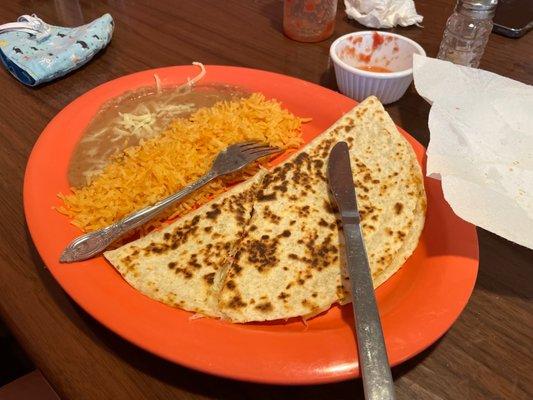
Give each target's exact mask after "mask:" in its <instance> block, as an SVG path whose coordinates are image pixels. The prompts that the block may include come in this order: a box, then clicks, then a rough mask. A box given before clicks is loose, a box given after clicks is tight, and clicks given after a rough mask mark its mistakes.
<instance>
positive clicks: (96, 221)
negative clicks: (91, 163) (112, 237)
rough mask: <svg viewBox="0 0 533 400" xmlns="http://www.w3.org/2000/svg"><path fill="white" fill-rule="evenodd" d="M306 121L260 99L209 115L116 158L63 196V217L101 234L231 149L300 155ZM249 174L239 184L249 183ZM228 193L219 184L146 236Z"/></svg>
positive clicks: (223, 106) (222, 106)
mask: <svg viewBox="0 0 533 400" xmlns="http://www.w3.org/2000/svg"><path fill="white" fill-rule="evenodd" d="M302 121H303V120H302V119H301V118H298V117H296V116H294V115H293V114H291V113H290V112H289V111H287V110H285V109H283V108H282V107H281V104H280V103H279V102H277V101H275V100H266V99H265V97H264V96H263V95H262V94H259V93H254V94H252V95H251V96H250V97H249V98H246V99H241V100H235V101H231V102H220V103H217V104H215V105H214V106H213V107H210V108H202V109H200V110H198V111H197V112H195V113H194V114H193V115H191V116H190V117H189V118H180V119H178V120H176V121H175V122H173V123H172V124H171V126H170V127H169V128H168V129H167V130H166V131H164V132H162V133H161V134H160V135H158V136H157V137H154V138H151V139H148V140H146V141H144V142H142V143H141V144H140V145H139V146H135V147H131V148H128V149H126V150H124V152H123V153H121V154H118V155H117V156H115V157H114V158H113V159H112V160H111V161H110V163H109V164H108V165H107V166H106V167H105V169H104V170H103V171H102V173H101V174H99V175H98V176H96V177H95V178H94V179H93V180H92V181H91V182H90V183H89V184H88V185H87V186H85V187H82V188H79V189H74V188H73V189H72V193H71V194H67V195H63V194H59V197H60V198H61V199H62V200H63V206H61V207H58V211H59V212H61V213H63V214H65V215H66V216H68V217H69V218H70V219H71V221H72V223H73V224H74V225H75V226H77V227H79V228H80V229H82V230H83V231H86V232H90V231H94V230H97V229H100V228H102V227H104V226H107V225H109V224H111V223H113V222H115V221H117V220H119V219H121V218H123V217H124V216H126V215H128V214H130V213H131V212H133V211H136V210H138V209H140V208H142V207H145V206H147V205H151V204H153V203H155V202H156V201H158V200H160V199H162V198H164V197H166V196H168V195H170V194H172V193H174V192H176V191H177V190H179V189H180V188H182V187H184V186H185V185H187V184H188V183H190V182H192V181H194V180H196V179H197V178H199V177H200V176H201V175H203V174H205V173H206V172H207V171H208V169H209V168H210V166H211V163H212V161H213V159H214V157H215V156H216V155H217V154H218V153H219V152H220V151H221V150H223V149H224V148H226V147H227V146H228V145H230V144H233V143H238V142H243V141H248V140H257V141H261V142H266V143H269V144H270V145H273V146H278V147H280V148H283V149H294V148H297V147H299V146H300V145H301V143H302V139H301V136H300V134H301V124H302ZM246 174H247V172H243V173H240V174H239V176H237V177H235V176H234V177H232V179H233V180H234V181H235V180H239V179H240V180H242V179H245V178H246V176H247V175H246ZM227 186H228V182H227V180H220V179H217V180H216V181H214V182H212V183H210V184H209V185H207V186H205V187H204V188H203V189H201V190H199V191H197V192H195V193H193V194H192V195H191V196H189V197H188V198H186V199H185V200H184V201H182V202H180V203H178V204H177V205H175V206H174V207H172V208H171V209H170V210H168V212H166V213H164V214H163V215H161V217H160V218H158V219H157V220H155V221H153V222H152V223H151V224H150V226H149V227H145V229H146V228H153V227H155V226H158V225H160V224H161V223H163V222H164V221H166V220H168V219H169V217H174V216H178V215H183V214H185V213H187V212H188V211H190V210H192V209H194V208H196V207H198V206H199V205H201V204H204V203H206V202H207V201H209V200H210V199H211V198H212V197H213V196H215V195H217V194H220V193H222V192H223V191H225V190H226V189H227Z"/></svg>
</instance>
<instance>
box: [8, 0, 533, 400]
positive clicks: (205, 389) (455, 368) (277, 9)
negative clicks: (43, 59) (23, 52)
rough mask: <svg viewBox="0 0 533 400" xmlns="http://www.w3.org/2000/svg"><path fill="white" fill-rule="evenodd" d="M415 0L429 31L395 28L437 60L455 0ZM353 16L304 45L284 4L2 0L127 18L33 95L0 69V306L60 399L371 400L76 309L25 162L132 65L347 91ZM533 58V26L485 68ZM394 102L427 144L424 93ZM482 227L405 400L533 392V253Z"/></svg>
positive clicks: (49, 16)
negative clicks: (451, 311) (121, 332)
mask: <svg viewBox="0 0 533 400" xmlns="http://www.w3.org/2000/svg"><path fill="white" fill-rule="evenodd" d="M417 8H418V11H419V12H420V13H421V14H422V15H423V16H424V22H423V25H424V28H418V27H410V28H403V29H396V30H394V31H396V32H399V33H401V34H403V35H406V36H408V37H410V38H412V39H414V40H415V41H417V42H418V43H420V44H421V45H422V46H423V47H424V48H425V49H426V51H427V53H428V55H430V56H435V55H436V52H437V49H438V45H439V43H440V39H441V35H442V30H443V27H444V23H445V21H446V18H447V17H448V16H449V15H450V14H451V12H452V9H453V4H452V2H451V1H447V0H432V1H426V2H422V1H419V2H417ZM343 10H344V7H343V5H342V4H339V12H338V17H337V25H336V28H335V34H334V36H333V37H332V38H331V39H329V40H327V41H325V42H322V43H319V44H302V43H297V42H294V41H291V40H289V39H287V38H286V37H284V36H283V34H282V33H281V18H282V2H281V1H280V0H274V1H252V0H242V1H231V2H230V1H224V2H222V1H215V0H213V1H198V0H195V1H192V0H191V1H180V2H173V1H170V0H166V1H163V0H158V1H148V0H142V1H141V0H137V1H135V2H133V1H132V2H126V1H122V0H109V1H108V2H107V3H106V4H104V3H100V2H96V1H90V0H87V1H81V2H77V1H68V0H55V1H48V2H27V1H22V0H19V1H11V2H7V1H6V2H2V4H1V5H0V21H3V22H8V21H14V20H15V19H16V18H17V17H18V16H19V15H22V14H31V13H36V14H37V15H39V16H40V17H42V18H43V19H44V20H45V21H47V22H49V23H52V24H55V25H81V24H82V23H84V22H88V21H90V20H92V19H94V18H96V17H98V16H100V15H101V14H103V13H105V12H109V13H111V14H112V15H113V17H114V19H115V22H116V30H115V34H114V37H113V41H112V42H111V44H110V45H109V46H108V48H107V49H106V50H105V51H104V52H103V53H102V54H100V55H99V56H97V57H96V59H95V60H93V61H92V62H91V63H89V64H88V65H87V66H85V67H83V68H81V69H80V70H79V71H77V72H75V73H73V74H71V75H69V76H67V77H66V78H64V79H61V80H59V81H56V82H53V83H50V84H47V85H44V86H43V87H40V88H37V89H31V88H27V87H24V86H23V85H21V84H20V83H18V82H17V81H15V79H13V78H11V77H10V76H9V75H8V73H7V72H6V71H5V70H4V69H1V71H0V82H1V86H0V87H1V90H0V96H1V99H2V106H1V108H0V177H1V179H0V187H1V197H0V221H2V223H1V224H0V314H1V317H2V319H4V320H5V322H6V323H7V325H8V326H9V328H10V329H11V330H12V332H13V333H14V335H15V336H16V337H17V339H18V340H19V342H20V343H21V345H22V346H23V347H24V349H25V350H26V351H27V353H28V354H29V355H30V357H31V358H32V359H33V360H34V362H35V364H36V365H37V366H38V368H39V369H40V370H41V371H42V372H43V374H44V375H45V376H46V378H47V379H48V380H49V381H50V383H51V384H52V385H53V387H54V388H55V389H56V391H57V392H58V393H59V394H60V396H62V397H63V398H66V399H76V400H82V399H115V400H118V399H169V398H177V399H205V398H217V399H248V398H254V399H263V398H264V399H268V398H276V399H280V398H291V399H355V398H362V396H363V395H362V386H361V382H360V380H352V381H349V382H344V383H340V384H333V385H324V386H309V387H274V386H262V385H255V384H249V383H240V382H235V381H231V380H225V379H221V378H217V377H212V376H208V375H204V374H201V373H198V372H195V371H191V370H188V369H185V368H183V367H180V366H177V365H173V364H170V363H168V362H166V361H163V360H161V359H158V358H157V357H155V356H152V355H150V354H147V353H146V352H144V351H142V350H140V349H138V348H136V347H135V346H133V345H131V344H129V343H127V342H125V341H123V340H122V339H120V338H119V337H117V336H116V335H115V334H113V333H112V332H110V331H108V330H107V329H105V328H104V327H102V326H101V325H99V324H98V323H97V322H95V321H94V320H93V319H92V318H91V317H90V316H88V315H87V314H86V313H85V312H84V311H83V310H81V309H80V308H79V307H78V306H76V304H74V303H73V302H72V301H71V300H70V299H69V297H68V296H67V295H66V294H65V293H64V292H63V291H62V289H61V288H60V287H59V285H58V284H57V283H56V282H55V281H54V279H53V278H52V277H51V275H50V274H49V273H48V272H47V271H46V270H45V268H44V265H43V263H42V261H41V259H40V257H39V255H38V254H37V253H36V251H35V248H34V246H33V244H32V241H31V239H30V238H29V235H28V231H27V228H26V224H25V221H24V214H23V210H22V179H23V174H24V168H25V165H26V161H27V158H28V154H29V152H30V150H31V148H32V146H33V144H34V142H35V140H36V139H37V137H38V136H39V134H40V132H41V131H42V129H43V128H44V126H45V125H46V124H47V123H48V121H49V120H50V119H51V118H52V117H53V116H54V115H55V114H56V113H57V112H58V111H59V110H61V109H62V108H63V107H64V106H65V105H66V104H67V103H69V102H70V101H71V100H73V99H75V98H76V97H78V96H79V95H81V94H83V93H84V92H86V91H87V90H89V89H91V88H93V87H95V86H96V85H99V84H101V83H103V82H106V81H108V80H110V79H113V78H116V77H119V76H122V75H125V74H129V73H132V72H136V71H140V70H144V69H148V68H154V67H160V66H167V65H180V64H190V63H191V62H192V61H201V62H203V63H205V64H227V65H239V66H246V67H252V68H259V69H265V70H271V71H276V72H280V73H284V74H288V75H293V76H296V77H299V78H302V79H306V80H308V81H311V82H316V83H319V84H321V85H324V86H326V87H330V88H334V89H336V84H335V78H334V74H333V71H332V69H331V64H330V61H329V60H328V49H329V45H330V43H331V42H332V41H333V39H334V38H335V37H338V36H340V35H342V34H344V33H346V32H350V31H355V30H361V29H362V27H361V26H359V25H357V24H355V23H353V22H349V21H348V20H347V19H346V18H345V16H344V12H343ZM532 62H533V33H530V34H529V35H528V36H526V37H524V38H522V39H519V40H513V39H507V38H503V37H500V36H496V35H492V36H491V39H490V42H489V44H488V47H487V50H486V53H485V56H484V58H483V61H482V63H481V67H482V68H484V69H487V70H490V71H493V72H496V73H498V74H502V75H505V76H508V77H510V78H513V79H517V80H521V81H523V82H525V83H528V84H532V83H533V65H532ZM387 108H388V110H389V111H390V113H391V115H392V117H393V119H394V120H395V121H396V122H397V123H398V124H399V125H401V126H403V127H404V128H405V129H406V130H407V131H408V132H410V133H411V134H412V135H414V136H415V137H416V138H417V139H418V140H419V141H420V142H422V143H424V144H427V142H428V137H429V136H428V134H429V133H428V128H427V116H428V110H429V106H428V104H427V103H426V102H425V101H424V100H423V99H421V98H420V97H419V96H418V95H417V94H416V92H415V91H414V89H413V88H411V89H410V90H409V92H408V93H407V94H406V95H405V96H404V97H403V98H402V99H401V100H400V101H399V102H397V103H396V104H393V105H391V106H389V107H387ZM51 162H53V161H52V160H51ZM478 232H479V242H480V254H481V261H480V269H479V277H478V281H477V285H476V289H475V291H474V294H473V295H472V298H471V300H470V302H469V304H468V306H467V307H466V309H465V311H464V312H463V313H462V315H461V316H460V318H459V319H458V321H457V323H456V324H455V325H454V326H453V327H452V329H451V330H450V331H449V332H448V333H447V334H446V335H445V336H444V337H443V338H442V339H441V340H439V341H438V342H437V343H436V344H435V345H433V346H432V347H430V348H429V349H428V350H426V351H424V352H423V353H422V354H420V355H419V356H417V357H415V358H414V359H412V360H410V361H408V362H406V363H404V364H403V365H400V366H398V367H396V368H395V369H394V377H395V381H396V387H397V392H398V399H483V400H488V399H524V400H525V399H531V398H533V379H532V376H533V375H532V371H533V359H532V351H531V349H532V345H533V340H532V338H533V307H532V301H531V297H532V295H533V279H532V267H533V265H532V264H533V251H531V250H527V249H525V248H523V247H521V246H518V245H515V244H512V243H510V242H508V241H506V240H504V239H502V238H500V237H498V236H495V235H493V234H491V233H488V232H486V231H484V230H482V229H479V230H478ZM0 357H1V355H0Z"/></svg>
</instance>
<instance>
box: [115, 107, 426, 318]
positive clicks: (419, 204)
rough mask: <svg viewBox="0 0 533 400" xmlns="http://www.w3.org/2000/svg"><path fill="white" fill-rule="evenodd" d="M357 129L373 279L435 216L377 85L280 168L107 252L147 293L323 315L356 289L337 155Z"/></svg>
mask: <svg viewBox="0 0 533 400" xmlns="http://www.w3.org/2000/svg"><path fill="white" fill-rule="evenodd" d="M341 140H342V141H346V142H347V143H348V146H349V149H350V161H351V164H352V169H353V177H354V182H355V186H356V193H357V201H358V205H359V210H360V214H361V219H362V223H361V226H362V229H363V235H364V239H365V246H366V249H367V253H368V256H369V262H370V268H371V273H372V278H373V282H374V286H375V287H377V286H379V285H380V284H381V283H383V282H385V281H386V280H387V279H388V278H389V277H390V276H391V275H392V274H394V273H395V272H396V271H397V270H398V269H399V268H400V267H401V266H402V265H403V263H404V262H405V260H406V259H407V257H409V255H410V254H411V253H412V252H413V250H414V249H415V247H416V246H417V243H418V239H419V236H420V233H421V231H422V228H423V225H424V220H425V208H426V196H425V191H424V185H423V180H422V179H423V178H422V172H421V170H420V166H419V165H418V162H417V160H416V156H415V154H414V151H413V149H412V148H411V146H410V145H409V143H408V142H407V141H406V140H405V138H404V137H403V136H402V135H401V134H400V133H399V132H398V130H397V129H396V126H395V125H394V123H393V122H392V120H391V119H390V117H389V115H388V114H387V113H386V112H385V110H384V109H383V106H382V105H381V104H380V103H379V101H378V100H377V99H376V98H375V97H370V98H368V99H367V100H365V101H364V102H362V103H361V104H360V105H358V106H357V107H355V108H354V109H353V110H351V111H350V112H348V113H347V114H345V115H344V116H343V117H342V118H341V119H340V120H339V121H337V122H336V123H335V124H334V125H333V126H331V127H330V128H329V129H328V130H326V131H325V132H324V133H323V134H321V135H319V136H318V137H317V138H315V139H314V140H313V141H312V142H310V143H309V144H307V145H306V146H305V147H303V148H302V149H301V150H300V151H299V152H298V153H296V154H294V155H293V156H291V157H290V158H289V159H288V160H286V161H285V162H283V163H282V164H279V165H278V166H277V167H275V168H274V169H273V170H272V171H270V172H266V173H264V172H262V173H259V174H258V175H257V176H255V177H254V178H252V179H250V180H249V181H247V182H245V183H243V184H241V185H239V186H238V187H236V188H234V189H232V190H230V191H229V192H227V193H226V194H224V195H222V196H220V197H219V198H216V199H215V200H214V201H212V202H211V203H208V204H206V205H205V206H203V207H201V208H199V209H197V210H196V211H194V212H193V213H191V214H188V215H186V216H185V217H183V218H181V219H179V220H177V221H175V222H174V223H172V224H171V225H169V226H168V227H166V228H165V229H163V230H161V231H157V232H152V233H151V234H149V235H147V236H146V237H144V238H142V239H139V240H137V241H134V242H132V243H129V244H127V245H125V246H123V247H121V248H119V249H117V250H113V251H108V252H106V253H105V257H106V258H107V259H108V260H109V261H110V262H111V264H113V265H114V266H115V268H117V270H118V271H119V272H120V273H121V274H122V275H123V276H124V278H125V279H126V280H127V281H128V282H129V283H130V284H131V285H132V286H133V287H135V288H136V289H138V290H140V291H141V292H142V293H144V294H146V295H147V296H149V297H151V298H153V299H156V300H159V301H162V302H164V303H166V304H169V305H172V306H176V307H179V308H182V309H185V310H189V311H195V312H198V313H201V314H204V315H207V316H213V317H219V318H222V319H227V320H230V321H232V322H249V321H265V320H274V319H287V318H291V317H296V316H304V317H310V316H313V315H316V314H318V313H320V312H322V311H324V310H326V309H328V308H329V307H330V306H331V305H332V304H335V303H341V304H344V303H347V302H349V301H351V299H350V294H349V293H350V291H349V280H348V277H347V274H346V271H345V256H344V248H343V242H342V232H341V231H340V230H341V229H342V227H341V225H340V222H339V220H338V218H337V216H336V211H335V209H334V206H333V204H334V203H333V202H332V200H331V199H330V195H329V188H328V183H327V179H326V177H327V170H326V168H327V162H326V160H327V157H328V156H329V152H330V149H331V148H332V147H333V145H334V144H335V143H336V142H338V141H341Z"/></svg>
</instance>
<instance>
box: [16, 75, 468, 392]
mask: <svg viewBox="0 0 533 400" xmlns="http://www.w3.org/2000/svg"><path fill="white" fill-rule="evenodd" d="M207 71H208V73H207V75H206V77H205V78H204V81H203V82H204V83H206V82H225V83H229V84H235V85H241V86H243V87H246V88H249V89H251V90H254V91H259V92H262V93H264V94H265V95H266V96H267V97H273V98H276V99H279V100H280V101H282V102H283V104H284V106H286V107H287V108H288V109H289V110H290V111H292V112H293V113H294V114H296V115H299V116H302V117H312V118H313V120H312V122H310V123H308V124H306V125H305V128H304V135H305V139H306V140H310V139H311V138H313V137H314V136H316V135H318V134H319V133H320V132H322V131H323V130H324V129H326V128H327V127H328V126H330V125H331V124H332V123H333V122H335V121H336V120H337V119H338V118H339V117H340V116H342V115H343V113H345V112H346V111H348V110H350V109H351V108H352V107H354V106H355V105H356V103H355V102H354V101H353V100H351V99H349V98H347V97H345V96H343V95H340V94H339V93H336V92H333V91H331V90H328V89H325V88H323V87H320V86H318V85H315V84H312V83H309V82H305V81H302V80H298V79H295V78H291V77H288V76H284V75H278V74H274V73H271V72H265V71H258V70H252V69H245V68H236V67H223V66H208V67H207ZM154 73H157V74H158V75H159V76H160V77H161V80H162V82H163V83H164V84H166V85H172V84H181V83H183V82H184V81H185V80H186V79H187V77H192V76H194V75H195V74H196V73H197V68H195V67H192V66H180V67H169V68H161V69H156V70H150V71H144V72H139V73H136V74H133V75H128V76H124V77H122V78H119V79H116V80H114V81H111V82H108V83H105V84H103V85H101V86H98V87H97V88H95V89H93V90H91V91H89V92H87V93H86V94H84V95H83V96H81V97H79V98H78V99H76V100H74V101H73V102H72V103H70V104H69V105H68V106H67V107H65V108H64V109H63V110H62V111H61V112H60V113H59V114H58V115H57V116H56V117H55V118H54V119H53V120H52V121H51V122H50V124H48V126H47V127H46V129H45V130H44V132H43V133H42V134H41V136H40V137H39V139H38V140H37V143H36V144H35V147H34V149H33V151H32V153H31V156H30V159H29V161H28V166H27V169H26V176H25V180H24V210H25V213H26V219H27V221H28V226H29V229H30V232H31V236H32V238H33V241H34V242H35V245H36V247H37V250H38V251H39V253H40V254H41V257H42V258H43V260H44V262H45V264H46V265H47V266H48V268H49V269H50V272H51V273H52V274H53V275H54V277H55V278H56V280H57V281H58V282H59V284H60V285H61V286H62V287H63V288H64V289H65V291H66V292H67V293H68V294H69V295H70V296H71V297H72V298H73V299H74V300H75V301H76V302H77V303H78V304H79V305H80V306H81V307H83V308H84V309H85V310H86V311H87V312H88V313H89V314H91V315H92V316H93V317H94V318H96V319H97V320H98V321H100V322H101V323H102V324H104V325H105V326H107V327H108V328H109V329H111V330H112V331H114V332H116V333H117V334H119V335H121V336H122V337H123V338H125V339H127V340H129V341H130V342H133V343H135V344H136V345H138V346H139V347H142V348H143V349H145V350H148V351H150V352H152V353H155V354H157V355H159V356H161V357H163V358H165V359H167V360H170V361H173V362H176V363H179V364H182V365H185V366H187V367H190V368H194V369H197V370H200V371H204V372H208V373H211V374H216V375H221V376H225V377H230V378H235V379H241V380H247V381H255V382H266V383H276V384H314V383H323V382H334V381H341V380H345V379H348V378H354V377H356V376H358V375H359V368H358V362H357V350H356V344H355V340H354V330H353V325H354V322H353V317H352V311H351V306H350V305H347V306H344V307H333V308H332V309H330V310H329V311H328V312H326V313H323V314H321V315H320V316H318V317H316V318H313V319H311V320H309V321H308V327H306V326H305V325H304V324H303V322H302V321H299V320H291V321H289V322H283V321H275V322H272V323H252V324H244V325H237V324H230V323H227V322H221V321H218V320H215V319H210V318H203V319H198V320H190V319H189V318H190V317H191V315H192V314H191V313H188V312H185V311H182V310H179V309H175V308H171V307H168V306H166V305H164V304H161V303H159V302H157V301H154V300H151V299H149V298H148V297H146V296H144V295H142V294H141V293H140V292H138V291H136V290H135V289H133V288H132V287H131V286H129V285H128V284H127V283H126V282H125V281H124V280H123V279H122V278H121V276H120V275H119V274H118V273H117V272H115V270H114V269H113V267H112V266H111V265H109V264H108V263H107V262H106V261H105V260H104V259H103V257H98V258H95V259H93V260H89V261H85V262H80V263H76V264H60V263H59V262H58V259H59V255H60V253H61V251H62V250H63V248H64V247H65V246H66V245H67V244H68V243H69V242H70V241H71V240H72V239H73V238H74V237H75V236H78V235H79V234H80V231H79V230H78V229H77V228H75V227H74V226H72V225H70V224H69V221H68V220H67V219H66V218H65V217H64V216H63V215H60V214H59V213H57V212H56V211H55V210H53V208H52V207H53V206H57V205H59V200H58V198H57V196H56V195H57V193H58V192H63V193H65V192H67V191H68V183H67V167H68V162H69V158H70V155H71V154H72V151H73V149H74V146H75V145H76V142H77V141H78V140H79V139H80V136H81V135H82V132H83V130H84V127H85V126H86V125H87V124H88V123H89V121H90V120H91V118H92V117H93V115H94V114H95V113H96V112H97V110H98V108H99V107H100V105H101V104H102V103H104V102H105V101H106V100H108V99H111V98H113V97H115V96H118V95H120V94H121V93H123V92H124V91H127V90H131V89H135V88H138V87H141V86H149V85H153V84H154ZM400 131H401V132H402V133H403V134H404V135H405V137H406V138H407V139H408V140H409V142H410V143H411V145H412V146H413V147H414V149H415V151H416V153H417V155H418V158H419V160H420V162H421V163H422V162H423V157H424V148H423V147H422V146H421V145H420V144H419V143H418V142H417V141H416V140H415V139H413V138H412V137H411V136H409V135H408V134H407V133H405V132H404V131H403V130H400ZM425 185H426V190H427V195H428V212H427V219H426V227H425V230H424V232H423V234H422V237H421V239H420V244H419V245H418V248H417V249H416V251H415V253H414V254H413V255H412V256H411V257H410V258H409V260H408V261H407V263H406V264H405V266H404V267H403V268H402V269H401V270H400V271H399V272H398V273H396V274H395V275H394V276H393V277H392V278H391V279H389V280H388V281H387V282H386V283H385V284H383V285H382V286H380V287H379V288H378V290H377V291H376V295H377V301H378V305H379V309H380V314H381V320H382V322H383V330H384V333H385V341H386V344H387V349H388V353H389V359H390V361H391V364H392V365H396V364H399V363H401V362H402V361H405V360H407V359H408V358H410V357H412V356H414V355H415V354H417V353H419V352H421V351H422V350H424V349H425V348H426V347H428V346H429V345H430V344H432V343H433V342H435V341H436V340H437V339H438V338H439V337H440V336H441V335H443V334H444V333H445V332H446V330H447V329H448V328H450V326H451V325H452V323H453V322H454V321H455V319H456V318H457V317H458V316H459V314H460V312H461V311H462V309H463V308H464V306H465V305H466V303H467V301H468V298H469V297H470V294H471V292H472V289H473V287H474V283H475V280H476V274H477V268H478V247H477V236H476V231H475V229H474V227H473V226H472V225H470V224H468V223H466V222H464V221H462V220H460V219H459V218H458V217H456V216H455V214H454V213H453V212H452V210H451V209H450V208H449V206H448V205H447V203H446V202H445V200H444V198H443V195H442V192H441V189H440V183H439V182H438V181H435V180H432V179H426V180H425Z"/></svg>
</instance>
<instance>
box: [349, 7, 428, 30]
mask: <svg viewBox="0 0 533 400" xmlns="http://www.w3.org/2000/svg"><path fill="white" fill-rule="evenodd" d="M344 6H345V7H346V14H347V15H348V17H350V18H353V19H355V20H356V21H357V22H359V23H360V24H361V25H364V26H368V27H369V28H392V27H394V26H396V25H401V26H409V25H415V24H416V25H418V24H419V23H421V22H422V19H423V18H424V17H422V16H421V15H418V14H417V12H416V9H415V3H414V2H413V0H344Z"/></svg>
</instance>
